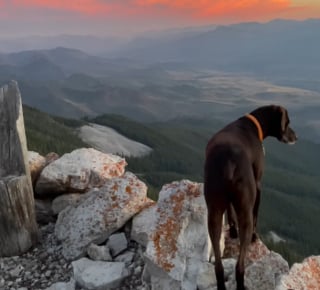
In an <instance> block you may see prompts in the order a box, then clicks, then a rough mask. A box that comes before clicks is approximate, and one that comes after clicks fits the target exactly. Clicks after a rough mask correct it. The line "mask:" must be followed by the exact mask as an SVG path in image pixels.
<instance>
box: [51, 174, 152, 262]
mask: <svg viewBox="0 0 320 290" xmlns="http://www.w3.org/2000/svg"><path fill="white" fill-rule="evenodd" d="M88 195H89V197H88V198H86V199H85V200H84V201H83V202H82V203H80V204H79V205H78V206H74V207H71V206H69V207H67V208H66V209H65V210H63V211H62V212H60V214H59V217H58V220H57V223H56V229H55V233H56V235H57V237H58V239H59V240H61V242H62V245H63V254H64V256H65V257H66V258H67V259H70V260H74V259H76V258H79V257H82V256H84V255H85V253H86V251H87V247H88V245H89V244H91V243H102V242H104V241H105V240H107V239H108V237H109V236H110V235H111V234H112V233H113V232H115V231H117V230H118V229H120V228H121V227H122V226H123V225H124V224H125V223H126V222H127V221H128V220H129V219H130V218H131V217H132V216H134V215H135V214H136V213H138V212H139V211H140V210H141V208H142V207H143V206H144V204H145V202H146V198H147V187H146V185H145V184H144V183H143V182H142V181H140V180H139V179H138V178H137V177H136V176H135V175H134V174H132V173H130V172H126V173H125V174H124V175H123V176H121V177H118V178H113V179H110V180H108V181H107V182H106V183H105V184H104V186H103V187H101V188H99V189H93V190H92V191H91V192H89V193H88Z"/></svg>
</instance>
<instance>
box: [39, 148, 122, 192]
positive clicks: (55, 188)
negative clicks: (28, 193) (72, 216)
mask: <svg viewBox="0 0 320 290" xmlns="http://www.w3.org/2000/svg"><path fill="white" fill-rule="evenodd" d="M126 164H127V163H126V161H125V159H123V158H121V157H119V156H116V155H112V154H105V153H102V152H99V151H97V150H95V149H92V148H82V149H77V150H74V151H72V152H71V153H68V154H64V155H63V156H62V157H61V158H59V159H57V160H55V161H53V162H52V163H50V164H49V165H48V166H46V167H45V168H44V169H43V170H42V172H41V174H40V177H39V179H38V181H37V183H36V188H35V190H36V192H37V193H38V194H46V193H65V192H84V191H87V190H88V189H91V188H94V187H100V186H102V185H103V184H104V183H105V181H106V180H108V179H110V178H113V177H118V176H121V175H123V173H124V170H125V166H126Z"/></svg>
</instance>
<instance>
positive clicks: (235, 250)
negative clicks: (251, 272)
mask: <svg viewBox="0 0 320 290" xmlns="http://www.w3.org/2000/svg"><path fill="white" fill-rule="evenodd" d="M239 250H240V245H239V239H231V238H230V235H229V233H228V231H226V232H225V247H224V252H223V257H224V258H235V259H238V256H239ZM269 254H270V250H269V249H268V248H267V246H266V245H265V244H264V243H263V242H262V241H261V240H260V239H257V240H256V242H255V243H251V244H250V246H249V249H248V252H247V256H246V260H245V264H246V265H248V264H250V263H253V262H256V261H258V260H260V259H261V258H263V257H265V256H266V255H269Z"/></svg>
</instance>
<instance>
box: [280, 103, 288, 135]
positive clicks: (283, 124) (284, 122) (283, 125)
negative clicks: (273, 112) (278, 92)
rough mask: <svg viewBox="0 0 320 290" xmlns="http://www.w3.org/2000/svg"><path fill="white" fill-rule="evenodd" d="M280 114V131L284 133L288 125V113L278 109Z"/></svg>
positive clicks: (281, 108)
mask: <svg viewBox="0 0 320 290" xmlns="http://www.w3.org/2000/svg"><path fill="white" fill-rule="evenodd" d="M280 113H281V130H282V132H284V131H285V130H286V128H287V124H288V119H289V118H288V113H287V110H286V109H285V108H283V107H280Z"/></svg>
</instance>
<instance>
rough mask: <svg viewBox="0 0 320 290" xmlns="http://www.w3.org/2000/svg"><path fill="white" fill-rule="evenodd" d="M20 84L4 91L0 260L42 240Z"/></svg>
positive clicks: (0, 100) (0, 108)
mask: <svg viewBox="0 0 320 290" xmlns="http://www.w3.org/2000/svg"><path fill="white" fill-rule="evenodd" d="M26 143H27V142H26V134H25V129H24V120H23V113H22V104H21V95H20V91H19V88H18V84H17V82H15V81H11V82H10V83H9V85H5V86H4V87H1V88H0V257H3V256H13V255H20V254H22V253H24V252H25V251H27V250H28V249H29V248H30V247H31V246H32V245H34V244H35V243H36V242H37V239H38V227H37V223H36V218H35V207H34V197H33V189H32V183H31V177H30V172H29V167H28V163H27V144H26Z"/></svg>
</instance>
